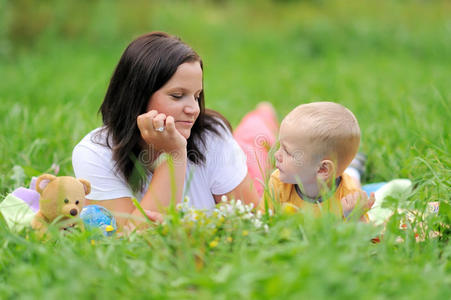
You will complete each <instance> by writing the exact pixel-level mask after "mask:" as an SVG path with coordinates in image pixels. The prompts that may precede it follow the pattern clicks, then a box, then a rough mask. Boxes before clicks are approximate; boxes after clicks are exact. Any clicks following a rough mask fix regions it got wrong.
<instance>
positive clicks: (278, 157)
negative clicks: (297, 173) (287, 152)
mask: <svg viewBox="0 0 451 300" xmlns="http://www.w3.org/2000/svg"><path fill="white" fill-rule="evenodd" d="M274 157H275V158H276V160H277V161H278V162H281V161H282V157H281V156H280V149H279V150H277V151H276V153H274Z"/></svg>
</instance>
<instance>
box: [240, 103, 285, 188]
mask: <svg viewBox="0 0 451 300" xmlns="http://www.w3.org/2000/svg"><path fill="white" fill-rule="evenodd" d="M277 130H278V122H277V116H276V113H275V111H274V108H273V107H272V106H271V105H270V104H269V103H262V104H260V105H259V106H258V107H257V108H256V109H255V110H253V111H251V112H249V113H248V114H247V115H246V116H244V118H243V119H242V120H241V122H240V124H239V125H238V126H237V128H236V129H235V131H234V133H233V136H234V137H235V139H236V141H237V142H238V144H239V145H240V146H241V148H242V149H243V151H244V153H245V154H246V157H247V168H248V172H249V175H250V177H251V178H252V179H253V181H254V186H255V189H256V190H257V193H258V194H259V196H261V195H262V194H263V189H264V182H265V179H266V178H267V177H268V176H269V173H270V171H271V165H270V161H269V158H268V151H269V149H270V148H271V147H272V146H274V144H275V142H276V134H277Z"/></svg>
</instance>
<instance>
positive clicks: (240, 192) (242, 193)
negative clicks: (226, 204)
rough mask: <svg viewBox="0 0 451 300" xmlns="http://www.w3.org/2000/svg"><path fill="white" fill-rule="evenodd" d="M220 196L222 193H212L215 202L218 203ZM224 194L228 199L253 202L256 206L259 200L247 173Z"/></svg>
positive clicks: (246, 202)
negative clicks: (234, 186) (236, 184)
mask: <svg viewBox="0 0 451 300" xmlns="http://www.w3.org/2000/svg"><path fill="white" fill-rule="evenodd" d="M222 196H224V195H213V197H214V199H215V202H216V203H219V202H220V201H221V197H222ZM225 196H227V198H229V199H232V198H233V199H237V200H238V199H239V200H241V201H243V202H244V203H245V204H251V203H253V204H254V207H257V206H258V203H259V201H260V199H259V197H258V195H257V191H256V189H255V187H254V184H253V181H252V179H251V177H250V176H249V173H248V174H247V175H246V177H244V179H243V181H241V183H240V184H239V185H238V186H237V187H236V188H234V189H233V190H232V191H230V192H229V193H227V194H225Z"/></svg>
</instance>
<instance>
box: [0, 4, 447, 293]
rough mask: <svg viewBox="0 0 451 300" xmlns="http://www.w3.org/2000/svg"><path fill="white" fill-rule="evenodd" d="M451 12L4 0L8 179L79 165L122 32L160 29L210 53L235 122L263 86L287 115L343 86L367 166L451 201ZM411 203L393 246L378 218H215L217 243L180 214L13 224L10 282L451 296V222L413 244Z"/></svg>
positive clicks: (214, 88) (117, 289) (225, 109)
mask: <svg viewBox="0 0 451 300" xmlns="http://www.w3.org/2000/svg"><path fill="white" fill-rule="evenodd" d="M275 2H277V3H278V4H275ZM450 12H451V5H450V4H449V2H447V1H377V2H372V1H274V2H271V1H261V2H260V1H249V3H248V2H247V1H238V0H237V1H196V2H195V3H194V4H186V3H185V2H183V1H168V3H166V2H162V3H159V2H152V1H138V2H136V3H135V4H130V3H129V2H127V1H115V2H111V1H100V0H99V1H92V2H89V3H88V2H82V3H81V4H80V3H78V1H67V2H59V1H44V2H43V3H41V4H40V5H37V4H34V5H32V1H27V0H20V1H5V0H3V1H1V0H0V25H1V26H0V28H1V29H0V78H1V80H0V116H1V118H0V145H1V146H0V195H2V196H5V195H6V194H7V193H9V192H11V191H12V190H14V189H15V188H16V187H18V186H23V185H27V184H28V182H29V180H30V178H31V176H33V175H38V174H40V173H43V172H48V171H49V170H50V168H51V165H52V164H53V163H55V164H58V165H60V167H61V171H60V175H73V171H72V166H71V151H72V148H73V147H74V145H75V144H76V143H77V142H78V141H79V140H80V139H81V138H82V137H83V136H84V135H85V134H86V133H87V132H88V131H90V130H91V129H92V128H94V127H96V126H98V125H99V124H100V119H99V118H98V117H97V115H96V112H97V110H98V107H99V106H100V103H101V102H102V99H103V96H104V93H105V91H106V87H107V84H108V80H109V78H110V76H111V74H112V72H113V70H114V67H115V64H116V63H117V61H118V59H119V57H120V55H121V53H122V51H123V50H124V48H125V46H126V45H127V44H128V42H130V41H131V40H132V39H133V38H134V37H136V36H137V35H139V34H142V33H144V32H147V31H151V30H164V31H168V32H170V33H172V34H176V35H178V36H180V37H182V39H183V40H184V41H186V42H187V43H189V44H190V45H192V46H193V48H194V49H196V50H197V51H198V53H199V54H200V55H201V56H202V58H203V60H204V63H205V92H206V103H207V106H208V107H211V108H214V109H217V110H219V111H220V112H221V113H223V114H224V115H225V116H226V117H227V118H228V119H229V120H230V121H231V123H232V124H233V125H236V124H237V123H238V122H239V120H240V118H242V117H243V115H244V114H245V112H247V111H249V110H251V109H252V108H253V107H255V105H256V104H257V103H258V102H260V101H262V100H266V101H270V102H272V103H273V104H274V106H275V107H276V109H277V111H278V113H279V116H280V117H282V116H283V115H285V114H286V113H287V112H288V111H290V109H292V108H293V107H294V106H296V105H298V104H300V103H304V102H307V101H312V100H334V101H337V102H340V103H342V104H344V105H346V106H347V107H349V108H350V109H351V110H352V111H353V112H354V113H355V114H356V116H357V118H358V119H359V122H360V125H361V129H362V133H363V136H362V147H361V150H362V151H363V152H365V153H366V154H367V155H368V163H369V165H368V172H367V174H366V176H365V178H364V180H365V181H366V182H376V181H383V180H390V179H393V178H409V179H411V180H412V181H413V182H414V183H415V185H416V189H415V190H414V192H413V193H412V195H409V197H408V202H407V203H404V204H399V205H404V206H407V207H410V208H416V209H420V210H421V209H423V208H424V207H425V205H426V202H428V201H441V202H442V203H443V205H445V204H446V203H448V204H449V199H450V186H451V172H450V169H451V159H450V145H451V143H450V125H449V120H450V119H451V111H450V109H451V108H450V103H451V101H450V99H451V85H450V76H451V72H450V70H451V56H450V55H449V54H450V53H451V27H450V24H451V17H450V16H451V14H450ZM237 108H239V109H237ZM393 205H398V203H396V201H394V204H393ZM400 217H401V216H395V218H394V219H393V222H392V223H390V224H389V226H388V227H387V232H386V234H385V236H384V239H383V240H382V242H381V243H379V244H372V243H370V242H369V240H370V239H371V237H373V236H374V235H375V234H376V231H377V229H375V228H372V227H371V226H367V225H364V224H355V223H351V224H348V223H345V224H342V223H340V222H338V223H337V222H336V221H335V220H331V219H328V218H324V219H318V220H314V221H306V220H302V219H300V218H299V217H292V218H288V217H285V216H282V215H277V216H276V217H275V218H274V220H272V221H271V222H272V223H271V226H270V231H269V233H267V234H266V233H262V232H259V231H256V230H254V229H252V227H249V226H248V225H246V224H241V225H238V227H237V228H235V231H234V232H233V234H234V235H235V239H233V242H231V243H228V242H227V241H226V234H225V233H218V234H217V236H218V239H219V241H220V242H219V244H218V246H217V247H215V248H214V249H211V248H209V246H208V245H209V243H210V242H211V240H210V239H212V238H214V237H213V236H211V235H208V234H207V233H205V229H204V228H195V229H193V231H192V232H190V233H187V232H186V230H185V229H184V228H183V226H180V225H171V226H170V227H169V230H167V231H164V232H163V231H162V229H161V228H160V229H155V230H151V231H149V232H147V233H145V234H141V235H133V236H132V237H130V238H122V239H104V240H100V241H98V242H97V243H96V244H94V245H92V244H91V242H90V239H91V237H89V236H88V234H86V233H84V234H75V235H73V236H70V237H54V238H53V239H52V240H51V241H49V242H47V243H41V242H39V241H37V239H36V238H35V237H34V235H33V234H27V232H21V233H19V234H17V233H12V232H10V231H9V230H7V229H5V228H0V297H1V298H5V299H6V298H16V297H18V296H20V298H23V299H27V298H30V299H31V298H49V299H52V298H58V297H67V298H95V297H96V298H108V297H122V298H132V297H136V298H144V297H148V298H150V297H153V298H166V297H180V298H205V299H208V298H212V297H215V298H232V297H233V298H235V297H242V298H274V297H278V298H283V299H286V298H299V297H302V296H304V297H306V298H307V297H315V298H329V297H336V298H349V297H353V298H354V297H355V298H378V299H385V298H406V299H407V298H408V299H412V298H418V299H424V298H428V299H434V298H435V299H448V298H449V297H450V295H451V288H450V286H451V264H450V256H451V247H450V245H449V243H448V237H449V233H445V235H444V237H443V238H442V239H426V240H425V241H424V242H420V243H416V242H415V241H414V238H413V228H408V229H407V230H406V231H399V230H398V225H399V224H397V223H396V220H397V218H400ZM425 222H426V223H427V224H429V225H430V228H431V227H432V226H435V225H437V224H438V223H439V222H448V224H449V219H446V218H444V217H440V218H437V217H430V218H427V219H426V221H425ZM412 226H413V227H414V228H417V229H418V224H413V225H412ZM243 230H248V231H249V234H248V235H247V236H242V235H241V232H242V231H243ZM428 230H430V229H428ZM231 234H232V233H231ZM399 235H402V236H404V242H397V241H396V238H397V237H398V236H399ZM196 257H197V258H196ZM198 257H201V261H202V263H201V264H199V262H198Z"/></svg>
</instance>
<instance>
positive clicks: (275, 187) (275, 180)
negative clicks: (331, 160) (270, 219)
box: [259, 170, 360, 217]
mask: <svg viewBox="0 0 451 300" xmlns="http://www.w3.org/2000/svg"><path fill="white" fill-rule="evenodd" d="M279 174H280V172H279V170H276V171H274V172H273V173H272V174H271V178H270V179H269V192H270V197H266V199H267V202H268V207H269V208H270V209H272V210H274V209H273V203H272V201H271V199H269V198H272V199H274V200H273V201H277V202H278V203H280V204H281V206H282V207H284V206H285V207H286V206H287V203H288V206H289V207H286V208H287V209H288V210H290V207H292V208H293V207H294V209H301V210H303V211H312V212H313V214H314V215H315V216H319V215H320V214H321V213H322V212H326V211H328V212H332V213H333V214H335V215H337V216H340V217H342V216H343V212H342V207H341V199H342V198H343V197H345V196H346V195H349V194H352V193H355V192H358V191H360V188H359V187H358V186H357V184H356V183H355V182H354V180H353V179H352V178H351V177H350V176H349V175H347V174H343V175H342V177H341V181H340V182H339V184H338V187H337V188H336V190H335V192H334V193H333V196H332V197H331V198H330V199H329V201H321V202H316V203H315V202H313V201H308V200H303V199H302V198H301V196H300V194H299V193H298V191H296V185H295V184H289V183H283V182H281V181H280V178H279ZM324 200H325V199H324ZM290 204H291V205H290ZM259 209H260V210H262V211H264V210H265V201H264V199H262V201H260V204H259Z"/></svg>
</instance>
